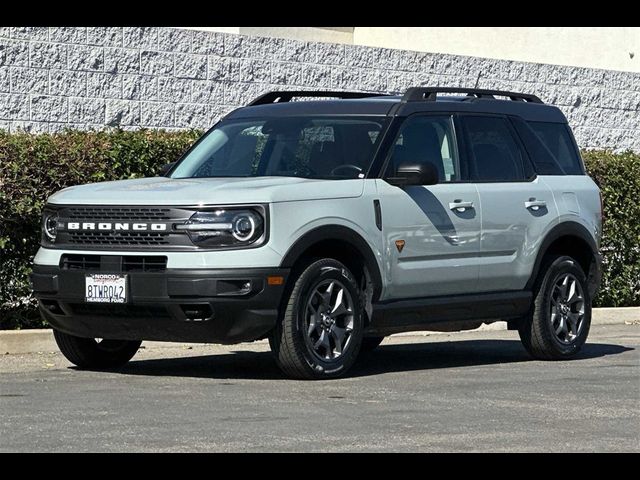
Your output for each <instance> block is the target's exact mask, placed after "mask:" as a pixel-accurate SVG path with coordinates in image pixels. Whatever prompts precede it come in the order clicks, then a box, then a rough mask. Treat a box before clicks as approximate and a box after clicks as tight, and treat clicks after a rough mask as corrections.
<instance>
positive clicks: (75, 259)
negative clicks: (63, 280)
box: [60, 255, 100, 270]
mask: <svg viewBox="0 0 640 480" xmlns="http://www.w3.org/2000/svg"><path fill="white" fill-rule="evenodd" d="M60 268H62V269H63V270H100V255H62V258H61V259H60Z"/></svg>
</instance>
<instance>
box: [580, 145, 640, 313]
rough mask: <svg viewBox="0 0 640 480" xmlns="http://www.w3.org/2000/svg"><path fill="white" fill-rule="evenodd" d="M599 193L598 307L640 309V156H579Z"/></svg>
mask: <svg viewBox="0 0 640 480" xmlns="http://www.w3.org/2000/svg"><path fill="white" fill-rule="evenodd" d="M582 156H583V158H584V161H585V164H586V167H587V171H588V172H589V175H591V177H592V178H593V179H594V180H595V181H596V183H597V184H598V185H599V186H600V190H601V191H602V198H603V202H604V217H605V218H604V225H603V238H602V246H601V250H602V253H603V256H604V276H603V279H602V284H601V288H600V293H599V294H598V297H597V298H596V299H595V304H596V305H597V306H603V307H627V306H639V305H640V203H639V200H640V154H637V153H632V152H625V153H620V154H614V153H612V152H606V151H586V152H582Z"/></svg>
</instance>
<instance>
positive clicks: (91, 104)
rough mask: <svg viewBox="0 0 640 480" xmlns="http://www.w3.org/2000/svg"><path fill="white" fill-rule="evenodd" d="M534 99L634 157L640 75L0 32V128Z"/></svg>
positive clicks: (353, 49)
mask: <svg viewBox="0 0 640 480" xmlns="http://www.w3.org/2000/svg"><path fill="white" fill-rule="evenodd" d="M417 85H439V86H477V87H485V88H499V89H509V90H516V91H523V92H530V93H535V94H537V95H539V96H540V97H541V98H542V99H543V100H544V101H545V102H549V103H554V104H556V105H558V106H560V108H562V110H563V111H564V112H565V114H566V115H567V117H568V119H569V121H570V123H571V125H572V127H573V128H574V131H575V134H576V137H577V140H578V143H579V144H580V145H581V146H582V147H586V148H612V149H616V150H624V149H627V148H630V149H634V150H637V151H640V119H639V114H640V74H637V73H629V72H617V71H607V70H598V69H588V68H578V67H567V66H556V65H545V64H534V63H525V62H513V61H504V60H493V59H487V58H476V57H464V56H457V55H446V54H432V53H422V52H412V51H402V50H391V49H381V48H369V47H362V46H352V45H338V44H327V43H312V42H301V41H295V40H285V39H276V38H260V37H246V36H241V35H233V34H222V33H214V32H200V31H191V30H181V29H172V28H159V27H49V28H47V27H2V28H0V128H4V129H9V130H11V131H17V130H20V129H22V130H28V131H32V132H55V131H58V130H60V129H63V128H66V127H71V128H82V129H88V128H90V129H99V128H104V127H105V126H112V127H121V128H125V129H132V128H140V127H150V128H165V129H182V128H190V127H196V128H208V127H209V126H211V125H212V124H213V123H215V122H216V121H217V120H218V119H219V118H220V117H221V116H223V115H224V114H225V113H227V112H228V111H230V110H232V109H234V108H236V107H238V106H241V105H243V104H245V103H246V102H247V101H249V100H251V99H252V98H254V97H256V96H258V95H259V94H261V93H263V92H265V91H268V90H274V89H314V88H322V89H329V88H331V89H341V90H349V89H354V90H366V91H379V92H402V91H403V90H404V89H406V88H407V87H410V86H417Z"/></svg>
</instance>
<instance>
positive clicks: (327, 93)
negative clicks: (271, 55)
mask: <svg viewBox="0 0 640 480" xmlns="http://www.w3.org/2000/svg"><path fill="white" fill-rule="evenodd" d="M381 96H386V94H384V93H371V92H339V91H333V90H300V91H295V90H286V91H280V92H278V91H276V92H267V93H265V94H263V95H260V96H259V97H257V98H256V99H254V100H253V101H252V102H251V103H250V104H249V106H255V105H266V104H269V103H284V102H290V101H291V99H292V98H294V97H317V98H322V97H335V98H342V99H347V98H368V97H381Z"/></svg>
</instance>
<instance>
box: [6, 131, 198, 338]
mask: <svg viewBox="0 0 640 480" xmlns="http://www.w3.org/2000/svg"><path fill="white" fill-rule="evenodd" d="M201 133H202V132H199V131H180V132H166V131H157V130H138V131H123V130H111V131H102V132H83V131H74V130H69V131H66V132H62V133H56V134H39V135H33V134H29V133H6V132H3V131H0V329H3V328H4V329H6V328H38V327H41V326H42V322H41V320H40V318H39V316H38V315H37V311H36V309H35V302H34V301H33V298H32V297H31V294H30V286H29V281H28V275H29V272H30V271H31V265H30V263H31V259H32V258H33V255H34V254H35V252H36V250H37V249H38V243H39V241H40V233H39V231H40V212H41V209H42V206H43V205H44V203H45V202H46V199H47V197H48V196H49V195H51V194H52V193H53V192H55V191H57V190H60V189H61V188H64V187H68V186H70V185H77V184H82V183H88V182H99V181H103V180H117V179H122V178H137V177H145V176H153V175H154V174H156V173H157V171H158V169H159V168H160V167H161V166H162V165H164V164H166V163H169V162H172V161H174V160H176V159H177V158H178V157H179V156H180V155H181V154H182V153H183V152H184V151H185V150H186V149H187V148H188V147H189V146H190V145H191V144H192V143H193V142H194V141H195V140H196V139H197V138H198V137H199V136H200V135H201Z"/></svg>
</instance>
